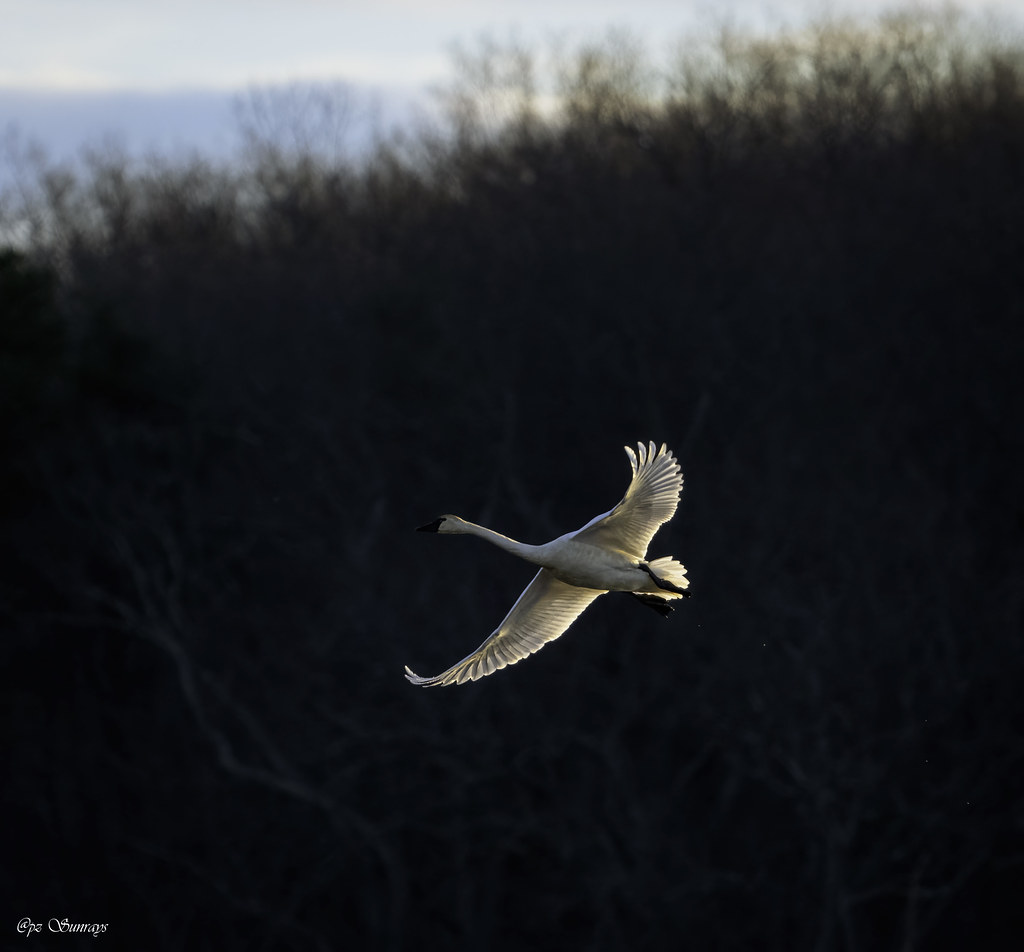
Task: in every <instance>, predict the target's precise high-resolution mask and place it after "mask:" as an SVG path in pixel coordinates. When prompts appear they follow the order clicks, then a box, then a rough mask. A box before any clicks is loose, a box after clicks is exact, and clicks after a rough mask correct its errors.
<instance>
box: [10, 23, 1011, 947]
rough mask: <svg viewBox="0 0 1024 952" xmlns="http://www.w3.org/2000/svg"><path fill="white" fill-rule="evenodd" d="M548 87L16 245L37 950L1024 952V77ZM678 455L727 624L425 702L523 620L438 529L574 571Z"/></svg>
mask: <svg viewBox="0 0 1024 952" xmlns="http://www.w3.org/2000/svg"><path fill="white" fill-rule="evenodd" d="M540 62H541V57H537V56H531V55H530V54H528V53H525V52H524V51H522V50H517V49H515V48H514V47H504V46H496V47H492V48H488V47H483V48H481V50H480V51H479V52H478V53H475V54H471V55H466V56H465V57H464V62H463V64H462V72H461V74H460V76H461V79H460V80H459V82H458V83H457V84H456V85H455V86H454V87H453V88H452V89H450V90H449V91H448V95H447V100H446V101H447V103H448V106H449V107H450V113H449V115H450V120H451V121H450V124H449V126H448V128H447V132H446V134H444V135H441V134H436V135H435V134H431V133H428V132H424V133H422V134H420V135H417V136H416V137H415V138H413V139H411V140H407V141H405V142H404V143H398V142H389V143H385V144H382V145H381V146H380V147H379V148H377V149H376V151H375V152H374V154H373V156H372V157H371V158H370V159H368V160H366V161H360V162H343V161H333V160H330V159H329V157H325V156H324V155H322V154H319V153H317V152H316V151H315V150H305V151H304V150H303V149H300V148H294V147H293V146H294V143H292V147H286V144H282V143H279V142H275V141H272V140H262V141H260V140H259V138H258V137H255V138H254V139H253V140H252V142H251V143H250V151H249V153H248V158H247V161H246V162H245V163H240V164H239V165H238V166H237V167H232V168H230V169H223V168H217V167H214V166H213V165H211V164H208V163H205V162H203V161H201V160H198V159H197V160H195V161H193V162H188V163H178V164H171V163H168V164H166V165H160V164H158V163H153V162H151V163H149V164H137V163H133V162H128V161H126V160H124V159H120V158H118V157H117V156H116V155H111V154H97V155H94V156H93V157H92V159H91V160H90V163H89V164H88V165H87V167H86V168H85V170H84V171H82V170H79V171H74V170H68V169H62V168H59V167H51V166H47V165H45V164H43V165H39V166H37V167H36V169H35V172H34V178H32V179H31V181H24V182H23V185H24V188H23V190H22V191H21V192H20V193H18V196H17V197H16V196H15V195H14V194H8V195H7V196H6V198H5V204H4V205H3V206H2V207H0V212H2V213H3V215H4V222H3V224H4V227H5V233H6V234H8V235H13V234H15V233H17V234H18V235H19V236H20V244H19V246H18V250H14V249H13V248H12V249H11V250H8V251H5V252H3V253H2V255H0V401H2V402H0V447H2V457H0V519H2V522H0V558H2V562H3V569H2V573H0V619H2V624H3V632H4V637H3V641H2V644H3V652H4V657H3V664H2V670H3V674H4V679H5V683H4V688H3V695H4V699H5V707H6V708H7V710H8V716H9V723H10V726H11V730H10V737H11V740H10V744H9V745H8V748H7V752H6V757H5V759H6V765H5V766H6V767H7V776H8V780H7V782H6V783H5V799H6V810H5V817H6V824H5V826H6V827H7V831H8V837H9V840H10V842H9V846H8V847H7V848H6V849H5V851H4V852H5V861H4V867H5V871H6V873H7V875H8V882H7V883H6V884H5V887H4V890H3V892H4V896H5V903H4V916H5V918H4V920H3V928H4V929H11V930H14V928H15V925H16V923H17V921H18V920H19V919H21V918H22V917H23V916H29V917H31V918H33V920H34V921H36V922H44V923H45V922H46V921H47V920H48V919H49V918H50V917H55V918H58V919H59V918H63V917H67V918H68V919H69V920H70V921H72V922H104V923H108V924H109V926H108V929H107V932H106V933H105V934H104V935H102V936H100V937H98V938H97V939H95V940H93V939H88V940H86V939H84V938H82V939H80V940H77V941H80V942H81V943H85V944H88V943H89V942H93V941H95V942H96V943H97V945H96V947H97V948H98V947H99V946H100V945H104V944H106V945H105V947H109V948H114V947H118V948H122V947H133V948H151V949H168V950H178V949H184V948H189V949H225V948H238V949H247V950H260V949H263V950H278V949H318V950H328V949H334V948H346V949H348V948H352V949H358V948H365V949H391V950H399V949H411V948H444V949H491V950H505V949H507V950H513V949H514V950H521V949H535V950H545V949H551V950H556V949H557V950H565V949H594V950H618V949H652V950H655V949H657V950H660V949H678V948H693V949H708V950H750V949H765V950H775V949H777V950H794V949H799V950H804V949H806V950H821V952H824V950H844V952H854V950H859V952H876V950H894V952H895V950H904V952H909V950H950V952H952V950H958V952H959V950H962V949H968V948H973V949H982V948H984V949H986V950H999V949H1011V948H1018V947H1019V945H1018V944H1017V943H1016V942H1015V941H1014V937H1015V936H1016V939H1017V940H1019V939H1020V936H1021V935H1022V934H1024V918H1022V912H1021V909H1022V907H1021V903H1020V897H1021V895H1022V891H1024V813H1022V798H1021V789H1022V781H1024V702H1022V700H1021V686H1022V683H1024V657H1022V644H1024V642H1022V637H1024V617H1022V615H1024V611H1022V609H1024V546H1022V543H1024V496H1022V487H1024V465H1022V464H1024V430H1022V426H1021V421H1022V419H1024V391H1022V385H1021V381H1020V376H1021V367H1022V356H1024V353H1022V346H1021V345H1022V323H1021V320H1022V302H1024V268H1022V267H1021V262H1022V261H1024V227H1022V226H1024V59H1022V54H1021V51H1020V50H1019V49H1016V48H1014V47H1012V46H1005V45H1000V44H999V43H998V42H996V41H995V40H993V39H985V38H984V37H982V38H980V39H979V38H978V37H976V36H973V35H972V34H971V31H970V29H969V28H968V26H967V25H965V24H963V23H961V22H958V21H955V20H954V21H946V22H939V21H936V20H926V19H921V18H892V19H889V20H886V21H882V22H880V23H877V24H874V25H872V26H870V27H868V26H856V25H850V24H846V25H835V24H833V25H829V26H824V27H821V28H820V29H818V30H816V31H807V32H804V33H800V34H785V35H780V36H777V37H775V38H771V39H762V40H753V39H744V38H742V37H737V36H725V37H724V38H723V39H722V42H721V43H720V44H718V45H717V46H708V47H703V48H701V49H698V48H697V47H689V48H686V49H684V50H683V52H682V53H681V54H680V58H679V61H678V63H677V64H676V65H675V66H673V67H672V68H670V69H669V70H668V71H667V72H665V71H663V72H657V71H655V70H654V68H653V67H652V66H651V64H650V63H649V61H648V60H647V59H646V58H645V56H644V55H643V53H642V52H641V51H638V50H636V49H634V48H633V47H632V46H631V45H630V43H629V42H628V41H627V40H624V39H622V38H619V39H613V40H610V41H609V42H608V43H606V44H603V45H598V46H594V47H591V48H586V49H581V50H577V51H576V52H574V53H571V54H565V55H563V56H562V58H561V59H559V60H557V62H555V64H554V66H553V67H552V68H551V69H550V70H549V71H546V72H545V71H541V70H540V68H539V66H538V64H539V63H540ZM648 439H653V440H656V441H658V442H660V441H665V442H667V443H668V444H669V446H670V447H672V448H673V449H674V450H675V451H676V453H677V454H678V455H679V457H680V460H681V462H682V465H683V469H684V473H685V475H686V486H685V489H684V493H683V501H682V505H681V507H680V511H679V514H678V515H677V517H676V519H675V520H674V521H673V522H672V523H671V524H670V525H669V526H668V527H666V529H665V530H663V532H662V533H661V534H660V535H659V537H658V538H657V539H656V540H655V545H654V546H653V548H652V555H661V554H666V553H673V554H675V555H676V556H678V557H679V558H680V559H681V560H682V561H683V562H684V563H685V564H686V565H687V566H688V567H689V569H690V577H691V580H692V591H693V594H694V597H693V598H691V599H689V600H688V602H687V603H686V604H684V605H683V606H681V608H680V610H678V611H677V612H676V613H675V615H674V616H673V617H672V618H671V619H670V620H669V621H667V622H666V621H662V620H660V619H658V618H657V616H656V615H655V614H654V613H652V612H649V611H647V610H645V609H643V608H642V607H640V606H638V605H637V604H636V603H635V602H634V601H633V600H631V599H626V598H622V597H617V596H608V597H607V598H605V599H603V600H602V601H601V602H599V603H598V604H597V605H596V606H595V607H594V608H593V609H592V610H591V611H590V612H588V613H587V614H586V615H584V616H583V617H582V618H581V619H580V621H579V622H578V623H577V624H576V625H575V627H574V628H573V629H572V630H571V631H570V632H569V634H568V635H567V636H565V637H564V638H562V639H561V640H559V641H557V642H555V643H554V644H552V645H550V646H548V647H547V648H545V649H544V650H543V651H542V652H540V653H539V654H538V655H536V656H535V657H533V658H531V659H530V660H529V661H528V662H526V663H524V664H521V665H517V666H516V667H513V668H511V669H508V670H506V671H503V672H501V673H499V674H497V675H495V676H494V677H491V678H488V679H486V680H485V681H482V682H479V683H477V684H472V685H468V686H465V687H460V688H450V689H438V690H432V691H424V690H421V689H416V688H413V687H412V686H411V685H409V684H407V683H406V682H405V680H404V679H403V677H402V666H403V664H406V663H408V664H409V665H411V666H412V667H413V668H414V669H415V670H417V671H418V672H420V673H421V674H434V673H436V672H438V671H440V670H442V669H443V668H444V667H446V666H447V665H449V664H451V663H453V662H454V661H456V660H458V659H459V658H461V657H462V656H463V655H465V654H467V653H468V652H469V651H471V650H472V649H473V648H475V647H476V646H477V644H478V643H479V642H480V641H482V640H483V638H484V636H485V635H486V634H487V633H488V632H489V631H491V630H492V629H493V627H494V626H495V625H496V624H497V623H498V621H500V619H501V617H502V616H503V614H504V612H505V611H506V610H507V609H508V607H509V606H510V605H511V604H512V601H513V600H514V599H515V597H516V595H517V594H518V592H519V591H520V589H521V588H522V586H523V585H525V583H526V582H527V580H528V579H529V577H530V574H531V572H530V568H529V566H526V565H522V564H517V563H515V562H514V561H513V560H510V559H508V558H507V557H506V556H504V555H503V554H502V553H499V552H494V551H481V550H482V549H485V548H486V547H485V546H482V545H479V544H476V543H475V542H474V541H473V540H465V539H458V540H455V539H453V540H449V539H442V538H437V537H432V536H423V535H416V534H415V533H414V532H412V529H413V528H414V527H415V526H417V525H419V524H421V523H423V522H426V521H428V520H429V519H432V518H434V517H435V516H437V515H438V514H440V513H442V512H447V511H455V512H459V513H460V514H463V515H465V516H466V517H467V518H470V519H472V520H474V521H477V522H483V523H487V524H490V525H493V526H494V527H495V528H498V529H499V530H500V531H503V532H506V533H507V534H509V535H512V536H515V537H517V538H521V539H524V540H525V541H532V542H538V541H542V540H544V539H545V538H548V537H552V536H554V535H556V534H558V533H560V532H564V531H567V530H569V529H572V528H576V527H578V526H580V525H582V524H583V523H584V522H585V521H586V520H588V519H589V518H591V517H592V516H593V515H594V514H596V513H598V512H602V511H604V510H606V509H608V508H609V507H610V506H611V505H613V504H614V503H615V502H616V501H617V499H618V498H619V497H620V495H621V493H622V491H623V489H624V488H625V484H626V480H627V476H628V466H627V463H626V460H625V457H624V455H623V454H622V450H621V446H622V444H624V443H627V442H630V443H635V442H636V441H637V440H644V441H646V440H648ZM8 900H9V901H8ZM44 928H45V927H44ZM11 935H12V936H13V935H14V932H13V931H12V932H11ZM37 940H38V941H37ZM12 941H13V939H12ZM33 941H34V942H35V945H36V946H37V947H49V946H47V945H46V943H47V941H53V942H55V943H56V944H60V947H61V948H65V946H67V947H70V945H68V943H69V942H74V941H76V940H75V939H72V938H70V937H68V936H61V937H55V938H54V939H53V940H48V939H47V938H46V937H45V935H44V936H43V937H39V936H37V937H34V939H33ZM61 943H62V944H61ZM110 943H113V945H111V944H110ZM56 944H55V945H54V947H56ZM78 947H80V946H79V945H76V946H75V948H78ZM81 947H84V945H81ZM90 947H91V946H90Z"/></svg>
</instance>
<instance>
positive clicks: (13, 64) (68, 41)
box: [0, 0, 1024, 162]
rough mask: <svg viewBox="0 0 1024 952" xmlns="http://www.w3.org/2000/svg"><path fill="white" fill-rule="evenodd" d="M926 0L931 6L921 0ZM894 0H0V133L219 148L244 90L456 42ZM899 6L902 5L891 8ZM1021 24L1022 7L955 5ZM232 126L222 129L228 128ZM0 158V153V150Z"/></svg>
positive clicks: (747, 22)
mask: <svg viewBox="0 0 1024 952" xmlns="http://www.w3.org/2000/svg"><path fill="white" fill-rule="evenodd" d="M911 5H912V6H916V7H918V8H921V7H923V8H937V7H941V6H943V5H944V3H943V0H918V2H917V3H916V4H911ZM893 6H894V4H893V3H892V0H772V2H755V0H717V2H715V0H421V2H414V0H168V2H164V3H148V2H143V0H0V136H5V135H6V136H7V137H10V135H11V133H12V130H15V131H16V132H17V134H18V135H19V136H20V137H21V138H23V139H31V140H35V141H39V142H40V143H42V144H43V145H44V146H45V147H46V148H47V149H48V151H50V152H51V153H55V154H56V155H57V156H60V155H63V154H67V153H69V152H71V151H73V150H74V149H76V148H77V147H78V146H80V145H82V144H83V143H89V142H93V143H95V142H98V141H99V140H101V139H103V138H104V137H110V136H113V137H114V138H115V139H117V140H118V141H120V142H122V144H124V145H126V146H127V147H129V148H130V149H145V148H156V149H168V148H170V149H173V148H189V147H191V146H195V147H197V148H200V149H212V150H214V151H220V152H223V151H224V150H225V149H226V148H228V144H229V142H230V140H231V136H232V135H233V132H232V130H231V128H230V127H231V125H232V119H231V116H232V112H231V103H232V102H233V100H234V98H235V97H236V96H237V94H238V93H239V91H242V90H245V89H246V88H248V87H251V86H253V85H254V84H260V85H266V84H272V83H286V82H292V81H296V80H300V81H301V80H342V81H345V82H347V83H351V84H354V86H355V88H357V89H365V90H367V91H368V92H369V91H375V92H376V95H377V96H378V97H379V98H380V97H382V98H380V101H381V102H383V103H384V106H385V111H387V109H386V107H387V106H388V104H389V103H397V102H400V101H402V99H403V97H404V98H405V100H406V101H407V100H408V98H409V97H411V96H413V95H414V94H415V92H416V91H417V90H422V89H425V88H426V87H427V86H428V85H430V84H432V83H436V82H438V81H443V79H444V78H445V76H446V75H447V74H448V73H449V71H450V64H451V56H450V49H451V45H452V44H453V43H454V42H461V43H464V44H466V45H468V46H469V47H472V45H473V43H474V41H475V40H477V39H478V38H479V37H481V36H484V35H489V36H491V37H493V38H495V39H499V40H500V39H503V38H507V37H509V36H511V35H515V36H517V37H518V38H519V39H521V40H523V41H525V42H527V43H533V44H537V45H538V46H542V45H543V44H544V43H545V42H546V41H548V40H549V39H550V38H551V37H552V36H556V35H557V36H561V37H563V38H564V39H567V40H568V41H569V42H570V43H571V42H572V41H573V40H583V39H587V38H595V37H600V36H602V35H604V34H605V33H607V31H608V30H609V29H610V28H612V27H622V28H626V29H628V30H630V31H631V32H632V33H633V34H635V35H636V36H637V37H638V38H640V39H641V40H642V41H643V42H644V43H645V44H646V45H647V46H648V48H650V49H651V51H652V53H654V54H655V55H656V54H657V53H658V52H659V51H660V50H661V49H662V48H667V47H668V45H669V44H670V43H671V42H673V41H677V40H679V39H680V38H681V37H683V36H686V35H692V34H694V33H700V32H702V31H705V32H706V31H708V30H710V29H711V28H713V26H714V25H715V24H716V23H721V22H722V21H723V19H728V20H729V21H731V22H732V23H734V24H736V25H737V26H739V27H744V26H750V27H753V28H755V29H756V28H760V29H765V28H767V29H772V28H774V27H779V26H785V25H790V26H792V25H795V24H798V23H799V22H801V21H802V20H804V19H806V18H807V17H808V16H816V15H817V16H820V15H821V14H823V13H824V12H825V11H829V10H831V11H834V12H839V13H843V12H850V11H856V12H860V13H866V12H872V11H881V10H887V9H891V8H893ZM896 6H898V7H903V8H905V7H906V6H908V4H896ZM958 6H959V7H960V8H961V9H964V10H968V11H977V10H990V11H995V12H996V13H998V14H1001V15H1002V17H1003V18H1005V19H1007V20H1009V21H1011V22H1014V23H1017V24H1020V23H1022V22H1024V0H986V2H972V0H961V2H960V3H959V4H958ZM236 131H237V130H235V132H236ZM0 162H3V155H2V153H0Z"/></svg>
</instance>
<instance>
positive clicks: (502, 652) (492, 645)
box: [405, 443, 690, 687]
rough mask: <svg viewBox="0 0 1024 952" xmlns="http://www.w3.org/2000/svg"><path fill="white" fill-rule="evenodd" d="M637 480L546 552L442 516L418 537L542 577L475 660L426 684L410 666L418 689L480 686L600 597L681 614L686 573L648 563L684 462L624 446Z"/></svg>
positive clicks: (665, 561) (673, 564) (668, 564)
mask: <svg viewBox="0 0 1024 952" xmlns="http://www.w3.org/2000/svg"><path fill="white" fill-rule="evenodd" d="M625 450H626V455H627V456H628V457H629V464H630V466H631V467H632V468H633V479H632V481H631V482H630V484H629V488H628V489H627V490H626V495H625V496H623V497H622V501H621V502H620V503H619V504H618V505H617V506H616V507H615V508H614V509H612V510H611V511H610V512H606V513H603V514H602V515H600V516H596V517H595V518H593V519H591V520H590V522H588V523H587V524H586V525H585V526H584V527H583V528H582V529H577V530H576V531H575V532H567V533H566V534H565V535H563V536H559V537H558V538H557V539H554V540H552V541H551V542H546V543H544V544H543V545H527V544H526V543H525V542H516V541H515V539H510V538H509V537H508V536H503V535H501V533H498V532H494V531H493V530H492V529H486V528H484V527H483V526H478V525H475V524H474V523H472V522H467V521H466V520H465V519H460V518H459V517H458V516H452V515H443V516H441V517H440V518H439V519H435V520H434V521H433V522H431V523H429V524H428V525H425V526H420V527H419V529H418V530H417V531H418V532H440V533H452V534H462V535H475V536H479V537H480V538H481V539H486V540H487V541H488V542H491V543H493V544H494V545H496V546H498V548H500V549H504V550H505V551H506V552H511V553H512V554H513V555H518V556H519V558H521V559H526V561H527V562H533V563H534V564H535V565H539V566H541V570H540V571H539V572H538V573H537V574H536V575H535V576H534V577H533V581H532V582H530V584H529V585H527V586H526V589H525V590H524V591H523V594H522V595H520V596H519V599H518V600H517V601H516V603H515V604H514V605H513V606H512V610H511V611H510V612H509V613H508V614H507V615H506V616H505V620H504V621H503V622H502V623H501V624H500V625H499V626H498V627H497V629H496V630H495V631H494V632H493V633H492V634H491V635H490V637H489V638H488V639H487V640H486V641H485V642H484V643H483V644H482V645H481V646H480V647H479V648H477V650H476V651H474V652H473V653H472V654H471V655H470V656H469V657H467V658H463V660H462V661H460V662H459V663H458V664H456V665H454V666H453V667H451V668H449V669H448V670H447V671H445V672H443V673H441V674H439V675H437V676H436V677H433V678H421V677H420V676H419V675H418V674H416V673H415V672H413V671H412V670H411V669H410V668H409V667H408V666H406V669H405V676H406V678H408V679H409V680H410V681H411V682H412V683H413V684H420V685H423V686H424V687H433V686H435V685H438V684H462V683H464V682H466V681H476V680H478V679H480V678H482V677H484V676H486V675H488V674H493V673H494V672H495V671H498V670H500V669H501V668H504V667H505V665H508V664H515V663H516V662H517V661H522V659H523V658H525V657H527V655H531V654H533V652H535V651H539V650H540V649H541V648H543V647H544V645H546V644H547V643H548V642H549V641H554V640H555V638H557V637H558V636H559V635H561V634H562V633H563V632H564V631H565V630H566V629H567V628H568V627H569V626H570V625H571V624H572V623H573V622H574V621H575V620H576V619H577V618H579V616H580V615H581V614H582V613H583V611H584V610H585V609H586V608H587V606H588V605H590V603H591V602H592V601H594V599H595V598H597V597H598V596H599V595H604V593H605V592H629V593H631V594H632V595H634V596H635V597H636V598H638V599H640V601H642V602H643V603H644V604H645V605H649V606H651V607H652V608H654V609H655V610H656V611H658V612H659V613H661V614H662V615H668V614H669V613H670V612H671V611H672V609H673V608H674V607H675V606H674V605H673V604H672V602H673V601H674V600H675V599H677V598H681V597H682V596H684V595H689V594H690V593H689V592H688V591H687V589H688V588H689V585H690V582H689V579H687V578H686V569H685V568H683V566H682V565H680V564H679V563H678V562H677V561H676V560H675V559H673V558H672V557H671V556H663V557H662V558H660V559H654V560H653V561H651V562H648V561H647V547H648V546H649V545H650V544H651V539H652V538H654V533H656V532H657V531H658V529H659V527H660V526H662V525H663V524H664V523H666V522H668V521H669V519H671V518H672V516H673V515H674V514H675V511H676V506H677V505H678V504H679V494H680V492H682V488H683V476H682V473H680V471H679V463H678V462H676V458H675V457H674V456H673V455H672V453H671V451H670V450H667V449H666V448H665V444H664V443H662V444H661V449H659V450H657V451H655V449H654V444H653V443H648V445H647V446H646V447H645V446H644V445H643V444H642V443H638V444H637V452H636V453H634V452H633V450H632V449H631V448H630V447H628V446H627V447H625Z"/></svg>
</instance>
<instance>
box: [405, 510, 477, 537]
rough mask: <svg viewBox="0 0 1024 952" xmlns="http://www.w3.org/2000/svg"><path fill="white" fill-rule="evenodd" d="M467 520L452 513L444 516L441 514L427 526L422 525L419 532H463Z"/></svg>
mask: <svg viewBox="0 0 1024 952" xmlns="http://www.w3.org/2000/svg"><path fill="white" fill-rule="evenodd" d="M465 525H466V521H465V520H464V519H460V518H459V517H458V516H453V515H451V514H450V513H446V514H445V515H443V516H439V517H438V518H437V519H435V520H434V521H433V522H428V523H427V524H426V525H425V526H420V527H419V528H418V529H417V530H416V531H417V532H462V533H464V532H465V531H466V530H465V528H464V526H465Z"/></svg>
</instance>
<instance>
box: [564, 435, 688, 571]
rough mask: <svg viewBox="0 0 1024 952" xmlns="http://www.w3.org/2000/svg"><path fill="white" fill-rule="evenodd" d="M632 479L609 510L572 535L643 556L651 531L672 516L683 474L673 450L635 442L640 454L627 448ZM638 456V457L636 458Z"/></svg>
mask: <svg viewBox="0 0 1024 952" xmlns="http://www.w3.org/2000/svg"><path fill="white" fill-rule="evenodd" d="M625 449H626V455H627V456H628V457H629V464H630V466H632V467H633V481H632V482H631V483H630V484H629V488H628V489H627V490H626V495H625V496H623V497H622V501H621V502H620V503H619V504H618V505H617V506H616V507H615V508H614V509H613V510H612V511H611V512H606V513H604V514H603V515H600V516H597V517H596V518H594V519H591V520H590V522H588V523H587V524H586V525H585V526H584V527H583V528H582V529H580V530H579V532H577V533H576V535H575V538H576V539H578V540H579V541H580V542H589V543H590V544H591V545H597V546H601V547H602V548H606V549H617V550H620V551H624V552H628V553H630V554H631V555H635V556H636V557H637V558H641V559H642V558H644V556H646V555H647V547H648V546H649V545H650V544H651V539H653V538H654V533H655V532H657V531H658V529H659V528H660V527H661V526H662V525H663V524H664V523H666V522H668V521H669V519H671V518H672V516H673V515H675V511H676V506H678V505H679V494H680V493H681V492H682V490H683V476H682V473H680V472H679V463H678V462H677V461H676V458H675V456H673V455H672V451H671V450H668V449H666V448H665V444H664V443H662V444H661V449H660V450H658V451H657V452H655V449H654V444H653V443H648V444H647V446H646V447H644V445H643V443H638V444H637V450H638V451H639V453H634V452H633V450H632V449H630V447H628V446H627V447H626V448H625ZM638 455H639V459H638V458H637V457H638Z"/></svg>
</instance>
